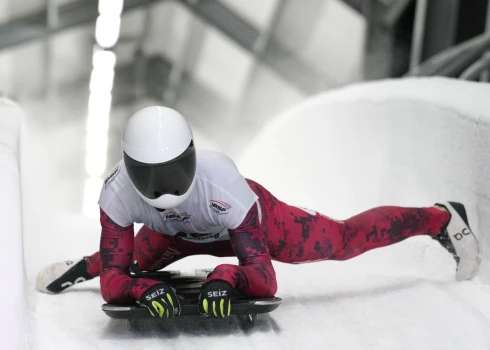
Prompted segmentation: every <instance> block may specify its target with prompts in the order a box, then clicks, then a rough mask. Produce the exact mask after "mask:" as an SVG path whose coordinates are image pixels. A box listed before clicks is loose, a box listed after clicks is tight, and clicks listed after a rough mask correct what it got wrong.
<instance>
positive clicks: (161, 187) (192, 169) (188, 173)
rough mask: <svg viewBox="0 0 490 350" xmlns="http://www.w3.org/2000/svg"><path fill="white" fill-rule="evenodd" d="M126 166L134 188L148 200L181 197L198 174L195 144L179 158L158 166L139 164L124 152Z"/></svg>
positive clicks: (192, 143)
mask: <svg viewBox="0 0 490 350" xmlns="http://www.w3.org/2000/svg"><path fill="white" fill-rule="evenodd" d="M124 164H125V165H126V169H127V171H128V175H129V178H130V179H131V182H132V183H133V185H134V187H136V189H137V190H138V191H139V192H140V193H141V194H142V195H143V196H145V197H146V198H149V199H156V198H158V197H160V196H162V195H164V194H171V195H174V196H181V195H183V194H185V193H186V192H187V191H188V190H189V188H190V187H191V184H192V180H193V179H194V175H195V173H196V151H195V149H194V142H193V141H191V143H190V145H189V147H187V149H186V150H185V151H184V153H182V154H181V155H180V156H178V157H177V158H175V159H172V160H171V161H168V162H163V163H158V164H147V163H141V162H138V161H136V160H134V159H133V158H131V157H130V156H128V155H127V154H126V152H124Z"/></svg>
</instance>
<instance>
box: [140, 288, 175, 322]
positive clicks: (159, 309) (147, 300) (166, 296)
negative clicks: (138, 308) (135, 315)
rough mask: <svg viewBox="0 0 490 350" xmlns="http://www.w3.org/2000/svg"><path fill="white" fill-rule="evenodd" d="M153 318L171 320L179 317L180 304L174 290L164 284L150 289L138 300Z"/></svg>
mask: <svg viewBox="0 0 490 350" xmlns="http://www.w3.org/2000/svg"><path fill="white" fill-rule="evenodd" d="M140 303H141V304H142V305H143V306H146V307H147V308H148V310H150V314H151V315H152V316H153V317H160V318H162V317H166V318H171V317H174V316H178V315H180V311H181V308H180V303H179V299H178V298H177V295H176V294H175V292H174V290H173V289H172V288H171V287H170V286H169V285H168V284H165V283H160V284H157V285H154V286H152V287H150V288H149V289H148V290H147V291H146V292H145V293H144V294H143V295H142V296H141V299H140Z"/></svg>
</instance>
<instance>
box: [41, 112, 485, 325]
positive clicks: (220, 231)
mask: <svg viewBox="0 0 490 350" xmlns="http://www.w3.org/2000/svg"><path fill="white" fill-rule="evenodd" d="M122 149H123V159H122V160H121V161H120V162H119V164H117V166H116V167H115V168H114V170H113V171H112V172H111V174H110V175H109V176H108V177H107V179H106V180H105V182H104V184H103V188H102V190H101V194H100V199H99V205H100V223H101V225H102V233H101V240H100V250H99V252H96V253H94V254H93V255H91V256H87V257H84V258H82V259H79V260H74V261H73V262H72V263H66V262H61V263H56V264H52V265H49V266H47V267H45V268H44V269H42V270H41V271H40V272H39V275H38V278H37V288H38V289H39V290H40V291H43V292H48V293H57V292H61V291H62V290H64V289H65V288H67V287H68V286H70V285H72V284H73V283H76V282H79V281H83V280H89V279H92V278H94V277H96V276H100V286H101V293H102V297H103V298H104V300H105V301H106V302H108V303H113V304H125V303H132V302H135V301H137V302H139V303H141V304H142V305H144V306H146V307H148V309H149V311H150V313H151V314H152V315H153V316H155V317H173V316H175V315H178V314H179V313H180V310H181V308H180V304H179V300H178V298H177V296H176V294H175V292H174V290H173V289H172V288H171V287H170V286H169V285H167V284H165V283H162V282H161V281H156V280H151V279H147V278H132V277H131V276H130V274H129V268H130V265H131V263H132V261H134V260H135V261H137V262H138V264H139V268H140V269H141V270H146V271H156V270H160V269H162V268H164V267H166V266H168V265H169V264H171V263H173V262H175V261H177V260H179V259H182V258H184V257H187V256H190V255H197V254H210V255H214V256H218V257H228V256H236V257H237V258H238V261H239V264H238V265H230V264H221V265H218V266H217V267H216V268H215V269H214V271H213V272H212V273H211V274H210V275H209V276H208V278H207V280H206V281H205V283H204V284H203V286H202V291H201V295H200V300H199V304H198V307H199V311H200V312H201V314H203V315H205V316H207V317H227V316H229V315H230V309H231V302H230V300H231V299H230V298H231V295H232V291H233V290H236V291H238V292H239V293H241V294H243V295H245V296H249V297H271V296H274V295H275V293H276V291H277V281H276V275H275V272H274V268H273V266H272V262H271V261H272V260H276V261H280V262H284V263H291V264H295V263H305V262H313V261H321V260H347V259H351V258H354V257H356V256H358V255H360V254H362V253H364V252H366V251H368V250H371V249H374V248H380V247H385V246H388V245H391V244H394V243H397V242H400V241H402V240H404V239H406V238H409V237H413V236H418V235H429V236H431V237H433V238H435V239H436V240H438V241H439V242H440V243H441V244H442V245H443V246H444V247H445V248H446V249H448V251H449V252H451V253H452V254H453V256H454V257H455V259H456V261H457V263H458V269H457V278H458V279H460V280H461V279H469V278H471V277H472V276H473V275H474V274H475V273H476V270H477V267H478V242H477V241H476V238H475V237H474V236H473V234H472V233H471V231H470V228H469V225H468V222H467V221H468V220H467V217H466V212H465V209H464V206H463V205H461V204H458V203H452V202H441V203H440V204H436V205H435V206H433V207H427V208H401V207H388V206H386V207H378V208H374V209H371V210H368V211H366V212H363V213H361V214H359V215H356V216H354V217H352V218H350V219H347V220H345V221H337V220H333V219H331V218H329V217H327V216H325V215H322V214H320V213H317V212H314V211H312V210H308V209H302V208H299V207H294V206H291V205H288V204H286V203H284V202H282V201H280V200H278V199H277V198H276V197H274V196H273V195H272V194H271V193H270V192H269V191H268V190H267V189H265V188H264V187H263V186H261V185H260V184H258V183H257V182H254V181H252V180H249V179H245V178H244V177H243V176H242V175H241V174H240V172H239V171H238V169H237V167H236V165H235V164H234V162H233V161H232V160H231V159H230V158H228V157H227V156H226V155H224V154H222V153H219V152H213V151H203V150H196V149H195V147H194V141H193V136H192V131H191V129H190V127H189V125H188V124H187V122H186V120H185V119H184V118H183V116H182V115H180V114H179V113H178V112H176V111H175V110H172V109H169V108H165V107H157V106H154V107H148V108H145V109H143V110H140V111H139V112H137V113H136V114H134V115H133V116H132V117H131V118H130V119H129V121H128V123H127V125H126V128H125V131H124V133H123V136H122ZM134 223H142V224H144V226H143V227H142V228H141V229H140V230H139V232H138V233H137V234H136V236H135V235H134V229H133V224H134Z"/></svg>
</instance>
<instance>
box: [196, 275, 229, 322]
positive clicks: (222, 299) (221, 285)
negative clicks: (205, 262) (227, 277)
mask: <svg viewBox="0 0 490 350" xmlns="http://www.w3.org/2000/svg"><path fill="white" fill-rule="evenodd" d="M232 293H233V287H232V286H231V284H229V283H228V282H225V281H220V280H213V281H211V282H208V283H206V284H205V285H204V286H202V288H201V294H200V295H199V312H200V313H201V315H203V316H205V317H218V318H225V317H228V316H230V312H231V295H232Z"/></svg>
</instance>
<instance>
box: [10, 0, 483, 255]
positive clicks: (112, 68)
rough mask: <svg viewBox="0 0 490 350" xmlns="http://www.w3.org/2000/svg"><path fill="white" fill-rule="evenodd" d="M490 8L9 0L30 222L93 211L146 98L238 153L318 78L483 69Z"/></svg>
mask: <svg viewBox="0 0 490 350" xmlns="http://www.w3.org/2000/svg"><path fill="white" fill-rule="evenodd" d="M489 11H490V6H489V1H488V0H464V1H463V0H418V1H415V0H301V1H300V0H124V1H123V0H99V1H96V0H22V1H12V0H11V1H9V0H1V1H0V82H1V84H0V90H1V91H2V94H4V95H6V96H9V97H11V98H13V99H15V100H16V101H18V102H19V103H20V104H21V105H22V106H23V107H24V108H25V109H26V111H27V123H25V129H26V130H25V132H24V136H23V137H24V140H26V141H28V144H29V146H28V147H24V148H23V159H24V161H23V163H22V164H23V165H22V166H23V171H24V173H28V174H29V176H28V180H24V183H23V186H24V203H27V204H25V205H26V206H27V208H25V212H26V213H27V214H26V215H27V216H29V215H31V216H29V218H30V219H29V220H27V222H26V226H27V227H26V229H27V231H29V230H30V229H33V230H34V229H35V227H34V223H36V225H37V224H38V222H39V220H41V219H40V217H41V216H43V217H48V216H49V215H47V214H46V210H47V208H44V213H43V214H40V213H39V207H40V206H42V205H43V202H42V201H40V200H39V199H40V198H47V197H50V198H53V199H55V202H56V205H57V206H59V207H62V208H63V209H64V210H65V211H66V212H70V213H84V214H85V215H86V216H88V217H93V218H95V217H97V215H98V209H97V208H98V207H97V199H98V195H99V191H100V188H101V183H102V180H103V178H104V177H105V176H106V174H108V173H109V172H110V170H111V169H112V167H113V166H114V165H115V164H116V163H117V162H118V161H119V158H120V144H119V143H120V135H121V131H122V129H123V127H124V125H125V122H126V120H127V118H128V117H129V116H130V115H131V114H132V113H133V112H134V111H136V110H138V109H140V108H142V107H145V106H149V105H154V104H159V105H166V106H169V107H173V108H175V109H177V110H179V111H180V112H181V113H182V114H183V115H184V116H185V117H186V118H187V119H188V120H189V122H190V123H191V125H192V127H193V130H194V133H195V138H196V142H197V145H198V147H199V148H207V149H216V150H220V151H222V152H224V153H227V154H228V155H230V156H232V157H238V156H239V155H240V153H241V151H242V150H243V149H244V148H246V147H247V144H249V143H251V142H253V138H254V135H256V133H257V132H258V131H259V130H260V129H261V128H262V127H263V126H264V125H265V124H266V123H268V122H269V121H270V120H271V119H272V118H273V117H274V116H276V115H278V114H279V113H280V112H281V111H283V110H285V109H288V108H290V107H291V106H293V105H296V104H298V103H299V102H301V101H302V100H304V99H306V98H307V97H308V96H311V95H314V94H317V93H319V92H322V91H326V90H329V89H336V88H339V87H342V86H345V85H347V84H351V83H354V82H359V81H365V80H374V79H384V78H393V77H402V76H406V75H412V76H417V75H445V76H453V77H462V78H465V79H471V80H479V81H488V73H487V72H486V68H487V67H488V66H489V62H490V59H489V56H488V55H485V52H486V50H487V48H489V47H490V40H489V35H490V34H489V33H490V32H489V31H488V30H489V28H490V25H489V24H488V23H489V22H490V21H489V20H488V18H490V16H489V15H488V13H489ZM278 132H280V130H278ZM292 141H294V140H292ZM29 205H30V206H31V207H29ZM32 218H37V219H35V220H34V219H32ZM51 219H52V218H51ZM51 224H52V223H51ZM29 225H33V226H32V227H30V226H29ZM30 244H37V242H35V243H32V241H31V243H30ZM27 259H29V257H27Z"/></svg>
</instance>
